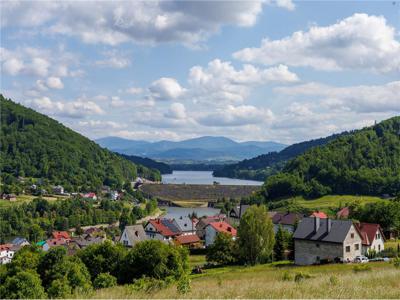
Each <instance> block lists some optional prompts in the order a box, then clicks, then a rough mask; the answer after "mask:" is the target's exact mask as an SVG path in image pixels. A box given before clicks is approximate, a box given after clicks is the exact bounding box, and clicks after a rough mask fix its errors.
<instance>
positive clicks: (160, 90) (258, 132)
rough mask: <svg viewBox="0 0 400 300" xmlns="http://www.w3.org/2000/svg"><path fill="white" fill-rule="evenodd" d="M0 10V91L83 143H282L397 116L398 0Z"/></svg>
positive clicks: (41, 5) (80, 4) (62, 4)
mask: <svg viewBox="0 0 400 300" xmlns="http://www.w3.org/2000/svg"><path fill="white" fill-rule="evenodd" d="M1 6H2V7H1V8H2V9H1V13H2V16H1V66H2V69H1V75H2V76H1V90H2V93H3V94H4V95H5V96H7V97H10V98H12V99H13V100H14V101H17V102H20V103H22V104H24V105H26V106H29V107H32V108H34V109H35V110H37V111H39V112H42V113H44V114H47V115H49V116H51V117H53V118H55V119H57V120H59V121H61V122H62V123H64V124H65V125H67V126H68V127H71V128H72V129H74V130H76V131H78V132H80V133H82V134H84V135H86V136H88V137H89V138H92V139H95V138H99V137H103V136H111V135H112V136H120V137H125V138H130V139H146V140H161V139H171V140H181V139H186V138H191V137H196V136H202V135H213V136H227V137H230V138H233V139H235V140H241V141H243V140H274V141H279V142H284V143H292V142H298V141H303V140H307V139H310V138H317V137H321V136H327V135H330V134H332V133H337V132H341V131H343V130H349V129H355V128H361V127H363V126H366V125H371V124H373V122H374V121H375V120H377V121H380V120H383V119H386V118H389V117H391V116H395V115H399V113H400V96H399V95H400V81H399V75H400V38H399V34H400V3H398V2H393V1H363V2H360V1H355V2H351V1H332V2H331V1H318V2H316V1H297V2H296V1H294V2H292V1H290V0H277V1H261V2H258V1H252V2H249V1H247V2H240V1H232V2H227V1H218V2H211V1H209V2H205V1H161V2H158V1H147V2H139V1H113V2H107V1H97V2H96V1H92V2H85V1H75V2H74V1H71V2H68V1H58V2H46V1H36V2H33V1H32V2H16V1H12V2H11V1H8V2H7V1H3V2H1Z"/></svg>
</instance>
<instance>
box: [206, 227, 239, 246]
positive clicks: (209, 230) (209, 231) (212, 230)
mask: <svg viewBox="0 0 400 300" xmlns="http://www.w3.org/2000/svg"><path fill="white" fill-rule="evenodd" d="M219 233H227V234H230V235H231V236H232V238H233V239H235V238H236V229H235V228H233V227H232V226H231V225H230V224H228V223H226V222H224V221H221V222H211V223H209V224H208V225H207V226H206V227H205V245H206V247H208V246H210V245H212V244H213V243H214V240H215V237H216V236H217V234H219Z"/></svg>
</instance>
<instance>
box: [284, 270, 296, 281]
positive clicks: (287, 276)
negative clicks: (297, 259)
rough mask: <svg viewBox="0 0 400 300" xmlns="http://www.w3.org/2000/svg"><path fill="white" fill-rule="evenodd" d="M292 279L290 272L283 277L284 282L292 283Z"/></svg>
mask: <svg viewBox="0 0 400 300" xmlns="http://www.w3.org/2000/svg"><path fill="white" fill-rule="evenodd" d="M292 279H293V277H292V275H291V274H290V273H289V272H288V271H286V272H285V273H283V276H282V280H283V281H291V280H292Z"/></svg>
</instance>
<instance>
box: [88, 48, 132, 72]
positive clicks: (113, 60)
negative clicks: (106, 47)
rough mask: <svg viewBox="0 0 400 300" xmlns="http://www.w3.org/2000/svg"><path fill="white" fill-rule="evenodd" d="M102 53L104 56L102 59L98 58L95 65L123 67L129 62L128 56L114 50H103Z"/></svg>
mask: <svg viewBox="0 0 400 300" xmlns="http://www.w3.org/2000/svg"><path fill="white" fill-rule="evenodd" d="M103 55H104V56H105V58H104V59H100V60H97V61H96V62H95V64H96V65H97V66H100V67H109V68H114V69H123V68H126V67H128V66H129V65H130V64H131V60H130V59H129V58H127V57H126V56H125V55H123V54H120V53H118V52H117V51H115V50H113V51H108V52H104V53H103Z"/></svg>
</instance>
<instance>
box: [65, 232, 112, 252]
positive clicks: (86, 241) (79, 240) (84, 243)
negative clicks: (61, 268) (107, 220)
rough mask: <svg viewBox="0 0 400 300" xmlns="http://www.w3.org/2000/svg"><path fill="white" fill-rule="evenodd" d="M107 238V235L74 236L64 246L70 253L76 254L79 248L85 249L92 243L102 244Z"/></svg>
mask: <svg viewBox="0 0 400 300" xmlns="http://www.w3.org/2000/svg"><path fill="white" fill-rule="evenodd" d="M105 240H106V238H105V237H101V236H97V237H92V236H89V235H87V236H85V237H76V238H72V239H71V240H70V241H69V243H67V244H65V245H64V246H65V247H66V248H67V252H68V255H74V254H75V253H76V252H77V251H78V250H80V249H85V248H86V247H88V246H90V245H95V244H101V243H103V242H104V241H105Z"/></svg>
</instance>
